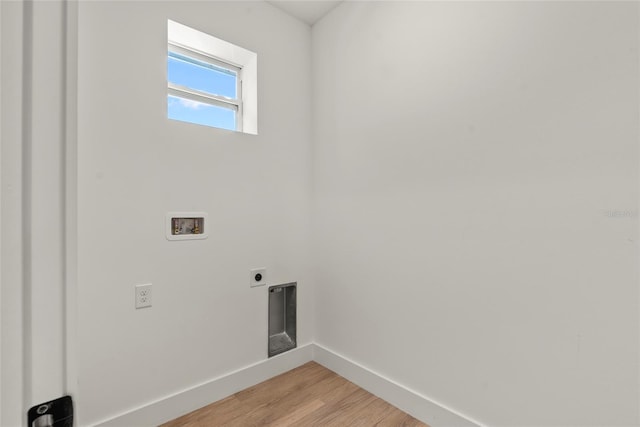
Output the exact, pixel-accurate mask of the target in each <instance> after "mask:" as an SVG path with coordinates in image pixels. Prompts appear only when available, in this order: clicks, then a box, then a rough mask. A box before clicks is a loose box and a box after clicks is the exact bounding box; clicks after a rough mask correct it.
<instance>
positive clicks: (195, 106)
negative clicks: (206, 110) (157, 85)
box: [180, 98, 207, 110]
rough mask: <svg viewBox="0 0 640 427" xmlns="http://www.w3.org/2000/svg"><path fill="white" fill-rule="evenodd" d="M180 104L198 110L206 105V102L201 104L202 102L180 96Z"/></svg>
mask: <svg viewBox="0 0 640 427" xmlns="http://www.w3.org/2000/svg"><path fill="white" fill-rule="evenodd" d="M180 105H182V106H183V107H185V108H191V109H192V110H199V109H200V108H202V107H206V106H207V104H203V103H202V102H198V101H192V100H190V99H184V98H180Z"/></svg>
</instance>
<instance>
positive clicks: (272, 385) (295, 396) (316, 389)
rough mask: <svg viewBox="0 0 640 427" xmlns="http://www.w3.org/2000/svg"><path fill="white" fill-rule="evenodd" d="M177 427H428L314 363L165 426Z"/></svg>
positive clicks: (163, 426)
mask: <svg viewBox="0 0 640 427" xmlns="http://www.w3.org/2000/svg"><path fill="white" fill-rule="evenodd" d="M178 426H180V427H205V426H207V427H211V426H238V427H251V426H278V427H284V426H323V427H325V426H327V427H347V426H349V427H351V426H362V427H369V426H388V427H399V426H411V427H413V426H422V427H428V426H427V425H426V424H424V423H422V422H420V421H418V420H416V419H415V418H413V417H412V416H410V415H408V414H406V413H404V412H402V411H400V410H399V409H397V408H395V407H394V406H391V405H390V404H389V403H387V402H385V401H384V400H382V399H379V398H377V397H375V396H374V395H372V394H371V393H369V392H367V391H365V390H363V389H361V388H360V387H358V386H356V385H355V384H353V383H351V382H349V381H347V380H346V379H344V378H342V377H341V376H339V375H337V374H336V373H334V372H332V371H330V370H328V369H326V368H324V367H323V366H320V365H318V364H317V363H315V362H309V363H307V364H305V365H302V366H300V367H299V368H296V369H293V370H292V371H289V372H286V373H284V374H282V375H279V376H277V377H274V378H272V379H270V380H268V381H265V382H263V383H260V384H258V385H255V386H253V387H250V388H248V389H246V390H243V391H241V392H238V393H236V394H234V395H232V396H229V397H227V398H226V399H223V400H220V401H219V402H215V403H212V404H211V405H209V406H205V407H204V408H200V409H198V410H197V411H194V412H191V413H190V414H187V415H184V416H182V417H180V418H177V419H175V420H173V421H169V422H168V423H166V424H163V425H162V426H161V427H178Z"/></svg>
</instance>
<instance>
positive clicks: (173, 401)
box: [95, 344, 482, 427]
mask: <svg viewBox="0 0 640 427" xmlns="http://www.w3.org/2000/svg"><path fill="white" fill-rule="evenodd" d="M312 360H314V361H316V362H317V363H319V364H320V365H323V366H324V367H326V368H328V369H330V370H332V371H334V372H335V373H337V374H339V375H341V376H343V377H344V378H346V379H347V380H349V381H351V382H352V383H354V384H356V385H358V386H359V387H362V388H363V389H365V390H367V391H368V392H370V393H372V394H374V395H376V396H378V397H380V398H381V399H383V400H386V401H387V402H389V403H391V404H392V405H394V406H396V407H397V408H399V409H401V410H403V411H405V412H406V413H408V414H410V415H412V416H414V417H415V418H417V419H419V420H420V421H423V422H425V423H427V424H429V425H430V426H431V427H482V424H480V423H479V422H477V421H473V420H471V419H470V418H469V417H465V416H464V415H461V414H459V413H457V412H456V411H454V410H452V409H450V408H447V407H446V406H445V405H442V404H440V403H437V402H435V401H433V400H432V399H429V398H427V397H425V396H422V395H421V394H419V393H416V392H414V391H412V390H410V389H408V388H406V387H404V386H401V385H400V384H397V383H395V382H393V381H391V380H389V379H387V378H385V377H383V376H382V375H379V374H377V373H375V372H373V371H371V370H369V369H367V368H365V367H363V366H361V365H359V364H357V363H355V362H353V361H351V360H349V359H347V358H346V357H343V356H341V355H339V354H337V353H335V352H333V351H331V350H328V349H326V348H325V347H322V346H321V345H318V344H307V345H305V346H302V347H299V348H296V349H294V350H291V351H288V352H286V353H283V354H280V355H278V356H275V357H272V358H270V359H267V360H264V361H262V362H258V363H256V364H254V365H251V366H247V367H246V368H242V369H239V370H237V371H235V372H231V373H229V374H227V375H224V376H222V377H219V378H216V379H213V380H211V381H208V382H206V383H204V384H200V385H197V386H195V387H191V388H189V389H186V390H183V391H180V392H178V393H175V394H172V395H170V396H167V397H165V398H162V399H160V400H157V401H155V402H151V403H149V404H146V405H143V406H141V407H139V408H136V409H133V410H130V411H127V412H125V413H123V414H120V415H118V416H115V417H113V418H110V419H108V420H105V421H102V422H99V423H97V424H95V426H96V427H132V426H135V427H147V426H149V427H152V426H157V425H159V424H162V423H164V422H167V421H170V420H173V419H175V418H177V417H179V416H181V415H184V414H187V413H189V412H191V411H194V410H196V409H198V408H202V407H203V406H206V405H208V404H210V403H212V402H215V401H218V400H220V399H223V398H225V397H228V396H230V395H232V394H234V393H236V392H238V391H240V390H243V389H245V388H248V387H251V386H254V385H256V384H258V383H261V382H262V381H266V380H268V379H269V378H272V377H275V376H276V375H279V374H282V373H284V372H286V371H289V370H291V369H293V368H296V367H298V366H300V365H303V364H305V363H307V362H310V361H312Z"/></svg>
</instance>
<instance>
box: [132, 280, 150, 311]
mask: <svg viewBox="0 0 640 427" xmlns="http://www.w3.org/2000/svg"><path fill="white" fill-rule="evenodd" d="M135 289H136V308H145V307H151V302H152V299H151V297H152V293H151V283H147V284H144V285H136V287H135Z"/></svg>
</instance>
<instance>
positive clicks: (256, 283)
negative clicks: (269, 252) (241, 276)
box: [249, 267, 267, 288]
mask: <svg viewBox="0 0 640 427" xmlns="http://www.w3.org/2000/svg"><path fill="white" fill-rule="evenodd" d="M256 274H261V275H262V279H260V281H257V280H256ZM266 284H267V269H266V268H264V267H262V268H254V269H252V270H249V286H251V287H252V288H255V287H256V286H263V285H266Z"/></svg>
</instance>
